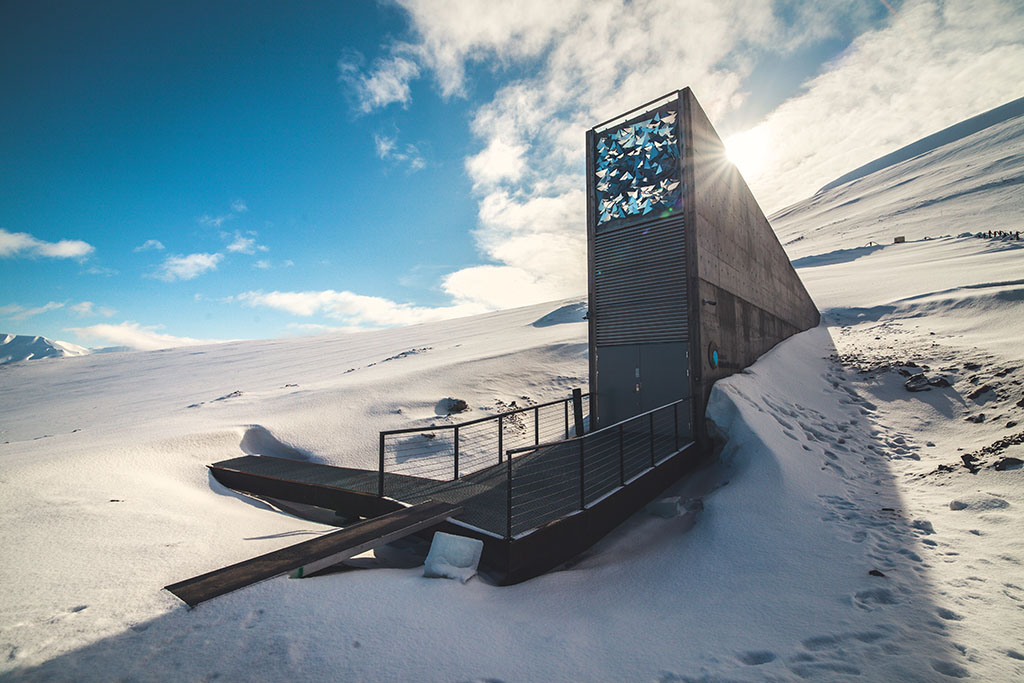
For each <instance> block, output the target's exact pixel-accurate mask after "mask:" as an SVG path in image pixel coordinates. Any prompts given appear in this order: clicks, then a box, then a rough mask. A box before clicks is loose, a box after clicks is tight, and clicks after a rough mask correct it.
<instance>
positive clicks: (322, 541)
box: [165, 500, 462, 607]
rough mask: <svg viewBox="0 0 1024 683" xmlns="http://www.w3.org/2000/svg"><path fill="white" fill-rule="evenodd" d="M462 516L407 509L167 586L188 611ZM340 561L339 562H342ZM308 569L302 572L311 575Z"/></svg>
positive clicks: (445, 508) (443, 507)
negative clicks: (296, 571) (271, 580)
mask: <svg viewBox="0 0 1024 683" xmlns="http://www.w3.org/2000/svg"><path fill="white" fill-rule="evenodd" d="M461 511H462V508H461V507H460V506H458V505H451V504H449V503H439V502H436V501H432V500H430V501H427V502H425V503H420V504H419V505H414V506H412V507H409V508H405V509H403V510H397V511H395V512H391V513H388V514H386V515H382V516H380V517H375V518H374V519H368V520H366V521H364V522H359V523H358V524H353V525H352V526H350V527H347V528H345V529H342V530H340V531H335V532H332V533H329V534H324V535H323V536H320V537H318V538H314V539H311V540H308V541H303V542H302V543H297V544H295V545H293V546H289V547H287V548H281V549H280V550H275V551H274V552H271V553H267V554H266V555H260V556H259V557H254V558H252V559H250V560H245V561H243V562H239V563H237V564H233V565H230V566H228V567H224V568H222V569H217V570H214V571H212V572H207V573H206V574H201V575H200V576H196V577H194V578H191V579H186V580H185V581H179V582H178V583H172V584H171V585H169V586H165V588H166V590H168V591H170V592H171V593H173V594H174V595H176V596H177V597H179V598H181V600H182V601H183V602H185V603H186V604H187V605H189V606H190V607H195V606H196V605H198V604H199V603H201V602H205V601H207V600H210V599H211V598H215V597H217V596H218V595H224V594H225V593H230V592H231V591H234V590H238V589H239V588H244V587H245V586H249V585H252V584H254V583H257V582H259V581H265V580H266V579H271V578H273V577H275V576H280V575H281V574H287V573H288V572H291V571H293V570H296V569H300V568H304V567H309V566H319V567H320V568H323V567H324V566H329V565H323V564H322V563H323V561H325V560H329V559H330V560H332V561H331V563H330V564H336V563H337V562H340V561H341V560H343V559H346V554H347V557H352V556H353V555H358V554H359V553H361V552H365V551H366V550H369V549H370V548H373V547H376V546H378V545H382V544H384V543H388V542H390V541H394V540H396V539H398V538H401V537H403V536H407V535H409V534H414V533H416V532H417V531H421V530H423V529H426V528H428V527H431V526H434V525H436V524H440V523H441V522H443V521H444V520H445V519H447V518H448V517H451V516H452V515H457V514H458V513H459V512H461ZM339 558H340V559H339ZM312 571H316V570H310V571H305V570H304V573H312Z"/></svg>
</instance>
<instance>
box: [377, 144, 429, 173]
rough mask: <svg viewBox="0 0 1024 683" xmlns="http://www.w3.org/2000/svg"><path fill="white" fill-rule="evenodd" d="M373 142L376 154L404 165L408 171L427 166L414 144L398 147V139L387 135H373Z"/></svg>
mask: <svg viewBox="0 0 1024 683" xmlns="http://www.w3.org/2000/svg"><path fill="white" fill-rule="evenodd" d="M373 142H374V145H375V146H376V148H377V156H378V157H380V158H381V159H382V160H384V161H391V162H394V163H396V164H401V165H405V166H407V167H408V169H409V171H419V170H421V169H423V168H426V166H427V162H426V160H425V159H424V158H423V155H421V154H420V151H419V149H418V148H417V147H416V145H412V144H407V145H405V146H404V147H402V148H399V145H398V140H396V139H395V138H393V137H389V136H387V135H374V136H373Z"/></svg>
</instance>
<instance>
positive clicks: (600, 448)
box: [378, 394, 693, 539]
mask: <svg viewBox="0 0 1024 683" xmlns="http://www.w3.org/2000/svg"><path fill="white" fill-rule="evenodd" d="M578 396H579V399H578V400H579V403H578V405H579V408H578V410H577V409H576V407H575V406H574V405H573V399H565V400H561V401H551V402H549V403H542V404H539V405H535V406H529V407H526V408H519V409H516V410H513V411H509V412H505V413H501V414H498V415H492V416H488V417H485V418H480V419H478V420H470V421H468V422H461V423H457V424H448V425H431V426H428V427H412V428H409V429H399V430H391V431H386V432H381V433H380V471H379V473H378V474H379V482H378V493H379V495H380V496H381V497H385V496H386V497H389V498H393V499H395V500H401V501H403V502H406V503H409V504H415V503H419V502H423V501H425V500H428V499H434V500H439V501H445V502H452V503H458V504H459V505H461V506H462V508H463V512H462V513H461V514H460V515H459V516H458V519H459V520H461V521H463V522H465V523H467V524H471V525H473V526H475V527H477V528H478V529H482V530H484V531H487V532H489V533H491V534H494V535H495V536H497V537H500V538H505V539H511V538H513V537H516V536H519V535H521V534H524V533H526V532H528V531H531V530H533V529H536V528H537V527H540V526H543V525H544V524H548V523H550V522H553V521H555V520H557V519H561V518H563V517H566V516H569V515H571V514H573V513H575V512H577V511H579V510H583V509H585V508H586V507H588V506H590V505H592V504H594V503H596V502H598V501H600V500H601V499H602V498H604V497H605V496H607V495H609V494H610V493H612V492H613V491H616V490H618V489H619V488H621V487H623V486H626V485H628V484H629V483H630V482H631V481H632V480H633V479H635V478H636V477H638V476H639V475H641V474H643V473H644V472H647V471H648V470H650V469H651V468H653V467H655V466H657V465H658V464H660V463H662V462H663V461H665V460H666V459H667V458H669V457H670V456H672V455H674V454H676V453H678V452H679V451H680V450H681V449H682V448H684V447H685V446H687V445H688V444H689V443H690V442H691V441H692V434H693V425H692V419H693V418H692V415H691V410H690V399H689V398H685V399H680V400H679V401H675V402H674V403H669V404H667V405H664V406H661V407H660V408H656V409H654V410H651V411H648V412H646V413H642V414H640V415H637V416H635V417H632V418H629V419H628V420H624V421H622V422H619V423H617V424H614V425H611V426H609V427H604V428H602V429H599V430H597V431H594V432H590V433H587V432H586V431H585V429H584V430H583V433H582V434H581V435H579V436H577V435H576V423H577V420H576V416H577V415H578V416H579V423H580V424H581V426H585V425H586V424H588V423H589V418H590V416H589V407H590V406H589V400H588V398H589V397H587V396H586V395H584V394H578Z"/></svg>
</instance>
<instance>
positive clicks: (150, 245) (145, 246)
mask: <svg viewBox="0 0 1024 683" xmlns="http://www.w3.org/2000/svg"><path fill="white" fill-rule="evenodd" d="M163 250H164V244H163V242H161V241H160V240H146V241H145V242H143V243H142V244H140V245H139V246H137V247H135V251H163Z"/></svg>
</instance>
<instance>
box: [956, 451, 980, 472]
mask: <svg viewBox="0 0 1024 683" xmlns="http://www.w3.org/2000/svg"><path fill="white" fill-rule="evenodd" d="M960 459H961V460H963V461H964V467H966V468H967V469H968V470H970V472H971V474H977V473H978V470H980V469H981V467H979V466H978V459H977V458H976V457H974V456H973V455H971V454H970V453H964V454H963V455H961V456H960Z"/></svg>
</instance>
